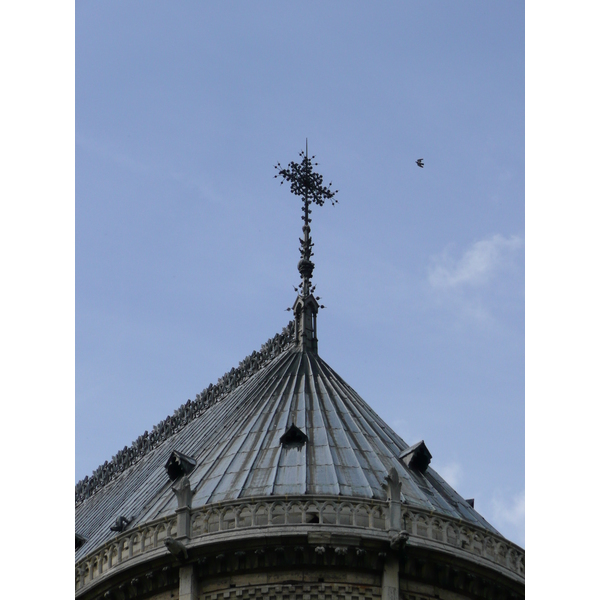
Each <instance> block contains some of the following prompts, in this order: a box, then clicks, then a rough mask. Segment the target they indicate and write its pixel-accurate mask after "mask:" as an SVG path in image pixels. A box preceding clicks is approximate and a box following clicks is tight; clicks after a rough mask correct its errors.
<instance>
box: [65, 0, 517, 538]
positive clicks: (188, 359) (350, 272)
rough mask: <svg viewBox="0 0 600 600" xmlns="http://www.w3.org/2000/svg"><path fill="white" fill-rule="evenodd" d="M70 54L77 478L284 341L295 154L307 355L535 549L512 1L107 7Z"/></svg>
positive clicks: (294, 234)
mask: <svg viewBox="0 0 600 600" xmlns="http://www.w3.org/2000/svg"><path fill="white" fill-rule="evenodd" d="M75 35H76V50H75V58H76V62H75V76H76V79H75V81H76V136H75V137H76V147H75V156H76V206H75V232H76V241H75V256H76V267H75V269H76V271H75V274H76V280H75V281H76V312H75V325H76V350H75V351H76V363H75V369H76V473H75V476H76V480H79V479H81V478H82V477H84V476H85V475H89V474H91V472H92V471H93V470H94V469H95V468H96V467H97V466H98V465H99V464H101V463H103V462H104V461H105V460H110V458H111V457H112V456H113V455H114V454H115V453H116V452H117V451H118V450H119V449H121V448H123V446H125V445H129V444H130V442H131V441H132V440H134V439H135V438H136V437H137V436H138V435H140V434H141V433H143V431H144V430H146V429H148V430H150V429H151V428H152V426H153V425H154V424H156V423H157V422H158V421H160V420H161V419H163V418H165V417H166V416H167V415H169V414H171V413H172V412H173V411H174V410H175V409H176V408H177V407H178V406H179V405H180V404H182V403H184V402H185V401H186V400H187V399H188V398H194V396H195V394H196V393H199V392H201V391H202V389H204V388H205V387H206V386H207V385H208V384H209V383H211V382H212V383H215V382H216V381H217V379H218V378H219V377H220V376H221V375H222V374H223V373H224V372H225V371H228V370H229V369H230V368H231V367H232V366H237V364H238V362H239V361H240V360H242V359H243V358H244V357H245V356H246V355H247V354H249V353H251V352H252V351H253V350H255V349H258V348H259V347H260V345H261V344H262V343H263V342H264V341H265V340H266V339H268V338H270V337H272V335H274V334H275V333H276V332H279V331H280V330H281V328H282V327H283V326H284V325H285V324H286V323H287V322H288V320H289V313H287V312H285V309H286V308H287V307H288V306H291V304H292V303H293V301H294V297H295V293H294V290H293V287H292V286H293V285H297V282H298V275H297V271H296V264H297V261H298V258H299V252H298V238H299V236H300V235H301V219H300V217H301V204H300V202H299V201H298V199H297V198H296V197H294V196H292V195H291V194H290V193H289V192H288V191H287V188H286V187H285V186H283V187H282V186H280V185H279V183H278V181H277V180H275V179H273V175H274V174H275V170H274V169H273V165H274V164H275V163H277V162H278V161H279V162H281V163H282V164H287V162H289V161H290V160H295V159H297V157H298V152H299V151H300V150H302V149H303V148H304V145H305V140H306V138H308V143H309V151H310V153H311V154H315V155H316V160H317V162H319V170H320V171H321V172H322V173H323V175H324V177H325V179H326V181H332V182H333V187H334V188H335V189H339V193H338V198H339V204H337V205H336V206H335V207H332V206H331V205H325V206H324V207H315V209H314V212H313V224H312V233H313V241H314V243H315V247H314V252H315V255H314V262H315V264H316V268H315V272H314V277H313V280H314V282H315V283H316V285H317V291H318V293H319V295H320V297H321V298H322V301H323V303H324V304H325V305H326V307H327V308H326V309H324V310H322V311H321V312H320V313H319V353H320V355H321V356H322V357H323V358H324V359H325V361H326V362H327V363H328V364H330V365H331V366H332V367H333V368H334V369H335V370H336V371H337V372H338V373H339V374H340V375H341V376H342V377H343V378H344V379H345V380H346V381H347V382H348V383H349V384H350V385H351V386H352V387H353V388H354V389H356V391H357V392H358V393H359V394H360V395H361V396H362V397H363V398H364V399H365V400H366V401H367V402H369V404H370V405H371V406H372V407H373V408H374V409H375V410H376V411H377V412H378V413H379V414H380V415H381V416H382V417H383V418H384V419H385V420H386V421H387V422H388V423H389V424H390V425H392V426H393V427H394V428H395V429H396V431H397V432H398V433H399V434H400V435H401V436H402V437H403V438H404V439H405V440H406V441H407V442H408V443H413V442H416V441H419V440H420V439H424V440H425V442H426V444H427V446H428V448H429V449H430V450H431V452H432V454H433V460H432V463H431V466H432V467H433V468H434V469H436V470H437V471H438V472H440V473H441V474H442V475H443V476H445V477H446V478H447V480H448V481H449V483H451V484H452V485H453V486H454V487H455V488H456V489H457V491H458V492H459V493H460V494H461V495H463V497H466V498H472V497H474V498H475V508H476V509H477V510H479V512H481V514H483V515H484V516H485V517H486V518H487V519H488V520H490V522H491V523H492V524H493V525H495V526H496V527H497V528H498V529H499V530H500V531H501V532H503V533H504V534H505V535H506V536H507V537H509V538H510V539H512V540H513V541H515V542H516V543H519V544H521V545H524V249H525V223H524V220H525V210H524V191H525V182H524V172H525V170H524V169H525V129H524V127H525V121H524V111H525V104H524V102H525V97H524V81H525V80H524V65H525V62H524V48H525V47H524V3H523V2H495V3H481V2H475V1H472V2H466V1H461V2H454V3H434V2H419V3H408V2H403V3H380V4H378V5H377V7H376V8H375V7H374V5H373V4H365V3H362V2H344V3H341V2H329V3H322V2H304V3H302V4H297V5H294V6H292V4H291V3H280V2H252V3H229V2H221V3H211V4H209V3H197V2H178V3H166V2H152V1H146V2H132V1H129V2H111V1H106V0H103V1H102V2H96V1H91V2H78V3H77V4H76V29H75ZM421 157H423V158H424V161H425V168H424V169H419V168H418V167H417V165H416V164H415V160H416V159H417V158H421Z"/></svg>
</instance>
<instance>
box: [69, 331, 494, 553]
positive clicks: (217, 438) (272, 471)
mask: <svg viewBox="0 0 600 600" xmlns="http://www.w3.org/2000/svg"><path fill="white" fill-rule="evenodd" d="M291 325H292V324H290V326H288V328H286V329H285V330H284V332H283V333H282V334H280V335H279V336H276V337H275V338H274V339H275V340H277V342H276V343H274V342H273V339H272V340H269V342H268V343H267V344H266V345H265V346H263V349H262V350H261V352H259V353H257V352H255V353H253V354H252V355H250V357H248V358H247V359H246V360H245V361H242V363H240V367H238V369H232V370H231V371H230V372H229V373H228V374H226V375H227V376H228V377H224V378H221V380H220V381H219V384H218V385H217V386H210V388H209V389H211V390H213V391H216V393H213V394H212V397H209V396H210V394H209V392H207V390H205V391H204V392H203V394H202V395H199V396H198V397H197V399H196V401H195V402H194V403H189V402H188V405H184V406H183V407H181V409H179V410H178V411H177V412H176V414H175V415H174V416H173V417H172V418H169V419H167V420H166V421H163V422H162V423H161V425H160V427H158V428H155V430H154V431H153V432H152V434H150V435H148V436H145V437H144V436H142V437H141V438H139V439H138V440H137V442H136V443H134V444H133V445H132V448H131V449H125V450H124V451H122V452H121V453H120V455H122V456H117V457H115V458H114V459H113V461H112V462H111V463H107V464H105V465H104V466H103V467H101V468H100V469H99V470H98V471H97V472H96V473H95V475H94V477H93V478H92V480H87V482H86V481H85V480H84V482H80V484H78V488H77V493H78V498H76V499H78V500H79V502H78V505H77V509H76V531H77V534H78V535H79V536H81V537H82V538H83V539H85V540H86V542H85V544H84V545H83V546H82V547H81V549H80V550H78V551H77V554H76V557H77V556H78V555H81V556H83V555H85V554H87V553H88V552H90V551H91V550H93V548H95V547H98V546H99V545H100V544H103V543H104V542H106V541H108V540H109V539H110V538H111V536H115V535H116V534H115V532H114V530H111V526H113V525H114V524H115V521H116V519H117V518H118V517H120V516H123V517H125V518H126V519H128V520H130V521H132V523H134V524H135V526H139V525H142V524H143V523H145V522H150V521H153V520H155V519H158V518H161V517H164V516H167V515H173V514H175V510H176V508H177V500H176V497H175V496H174V494H173V492H172V490H171V487H172V485H173V481H172V478H175V477H177V476H178V475H180V474H181V473H182V472H185V473H186V475H187V477H188V479H189V481H190V484H191V490H192V493H193V497H192V502H191V507H192V509H194V508H197V507H200V506H202V505H207V504H213V503H220V502H224V501H228V500H237V499H241V498H259V497H265V496H296V495H318V496H323V495H331V496H339V497H353V498H365V499H380V500H385V499H386V491H385V488H384V484H385V478H386V476H387V474H388V472H389V471H390V469H391V468H392V467H395V469H396V470H397V472H398V474H399V476H400V481H401V482H402V501H403V502H404V503H405V505H406V506H407V507H410V506H414V507H415V508H421V509H425V510H427V511H428V512H433V513H439V514H440V515H444V516H449V517H454V518H456V519H460V520H462V521H466V522H468V523H470V524H472V525H476V526H479V527H482V528H484V529H486V530H488V531H490V532H492V533H494V534H496V535H499V534H498V532H497V531H496V530H495V529H494V528H493V527H492V526H491V525H489V524H488V523H487V522H486V521H485V520H484V519H483V517H481V515H479V514H478V513H477V512H476V511H475V510H474V509H473V508H472V507H471V506H470V505H469V504H468V503H467V501H465V500H464V499H463V498H461V497H460V496H459V495H458V494H457V493H456V492H455V491H454V490H453V489H452V488H451V487H450V486H449V485H448V484H447V483H446V482H445V481H444V480H443V479H442V478H441V477H440V476H439V475H438V474H437V473H436V472H435V471H434V470H433V469H432V468H430V467H429V466H428V464H429V460H430V459H431V454H430V453H429V451H428V450H427V448H426V446H425V444H424V443H423V442H420V443H419V444H415V445H414V446H412V447H410V448H409V446H408V444H406V443H405V442H404V440H402V439H401V438H400V437H399V436H398V435H397V434H396V433H395V432H394V431H393V430H392V429H391V428H390V427H389V426H388V425H386V423H385V422H384V421H383V420H382V419H381V418H380V417H379V416H378V415H377V414H376V413H375V412H374V411H373V410H372V409H371V408H370V407H369V405H368V404H367V403H366V402H365V401H364V400H363V399H362V398H361V397H360V396H359V395H358V394H357V393H356V392H355V391H354V390H353V389H352V388H351V387H350V386H349V385H348V384H347V383H346V382H345V381H344V380H343V379H342V378H341V377H340V376H339V375H338V374H337V373H336V372H335V371H334V370H333V369H332V368H331V367H330V366H329V365H328V364H327V363H326V362H325V361H324V360H323V359H322V358H321V357H320V356H319V355H318V353H317V352H316V351H313V350H310V349H308V348H307V347H305V346H304V345H303V344H302V343H300V342H297V341H294V339H293V336H292V335H291V332H292V327H291ZM249 359H250V360H249ZM186 407H187V411H186ZM144 440H145V443H146V445H145V446H144ZM127 460H128V461H129V462H130V465H129V466H126V465H124V466H125V468H123V469H122V470H120V469H119V464H121V465H122V466H123V463H124V462H125V461H127ZM177 465H179V467H180V468H181V469H182V470H183V471H182V472H181V473H179V474H178V473H174V474H173V472H172V471H170V470H169V469H170V468H171V469H173V468H175V467H177ZM170 474H171V476H172V477H170ZM103 477H104V479H103ZM93 480H95V481H93ZM86 484H87V487H86ZM132 526H133V525H132Z"/></svg>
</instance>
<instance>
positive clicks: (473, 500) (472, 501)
mask: <svg viewBox="0 0 600 600" xmlns="http://www.w3.org/2000/svg"><path fill="white" fill-rule="evenodd" d="M465 502H466V503H467V504H468V505H469V506H470V507H471V508H475V498H468V499H467V500H465Z"/></svg>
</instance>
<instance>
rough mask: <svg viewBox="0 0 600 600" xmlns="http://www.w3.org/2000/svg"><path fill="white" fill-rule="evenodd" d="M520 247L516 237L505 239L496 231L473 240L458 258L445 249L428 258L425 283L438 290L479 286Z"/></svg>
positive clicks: (508, 261) (518, 238)
mask: <svg viewBox="0 0 600 600" xmlns="http://www.w3.org/2000/svg"><path fill="white" fill-rule="evenodd" d="M522 246H523V240H522V239H521V238H520V237H518V236H516V235H513V236H511V237H510V238H505V237H504V236H502V235H500V234H498V233H497V234H495V235H492V236H491V237H489V238H486V239H483V240H479V241H477V242H475V243H474V244H473V245H472V246H471V247H470V248H469V249H468V250H466V252H464V254H463V255H462V256H461V257H460V258H459V259H455V258H453V257H452V256H450V255H449V253H448V251H445V252H443V253H442V254H441V255H439V256H435V257H433V258H432V265H431V267H430V269H429V277H428V280H429V283H430V285H431V286H432V287H433V288H436V289H441V290H449V289H457V288H462V287H465V286H470V287H477V286H481V285H483V284H485V283H487V282H488V281H489V280H490V279H491V278H492V277H493V275H494V274H495V273H497V272H498V271H499V270H501V269H502V268H503V267H504V266H506V265H507V264H509V263H510V262H511V261H512V260H513V257H514V256H515V254H516V252H517V251H518V250H519V249H520V248H521V247H522Z"/></svg>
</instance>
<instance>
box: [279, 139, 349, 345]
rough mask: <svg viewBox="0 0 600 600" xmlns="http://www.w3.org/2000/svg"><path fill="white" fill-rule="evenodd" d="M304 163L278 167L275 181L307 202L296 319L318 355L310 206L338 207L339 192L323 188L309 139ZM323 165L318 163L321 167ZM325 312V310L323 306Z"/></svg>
mask: <svg viewBox="0 0 600 600" xmlns="http://www.w3.org/2000/svg"><path fill="white" fill-rule="evenodd" d="M300 156H301V157H302V161H301V162H300V163H296V162H294V161H292V162H290V163H289V164H288V166H287V168H283V167H282V166H281V164H280V163H277V164H276V165H275V168H276V169H277V175H275V178H277V177H281V178H282V181H281V184H282V185H283V182H284V181H289V183H290V191H291V192H292V194H295V195H296V196H301V197H302V199H303V201H304V202H303V206H302V220H303V221H304V225H303V226H302V233H303V234H304V235H303V237H302V238H300V262H299V263H298V271H299V272H300V276H301V277H302V282H301V284H300V285H301V289H300V291H299V293H298V297H297V298H296V302H295V303H294V307H293V310H294V315H295V317H296V340H297V341H298V342H299V343H301V344H302V346H303V347H304V348H308V349H310V350H313V351H314V352H316V351H317V312H318V310H319V304H318V303H317V300H316V299H315V298H314V296H313V294H312V293H313V292H314V290H315V286H313V285H312V281H311V279H312V273H313V270H314V268H315V265H314V263H313V262H312V260H311V256H312V254H313V252H312V247H313V243H312V238H311V237H310V222H311V219H310V216H309V215H310V214H311V213H312V211H311V210H310V204H311V203H314V204H318V205H319V206H323V204H325V200H330V201H331V204H336V203H337V199H336V198H335V195H336V194H337V192H338V190H335V191H333V190H332V189H331V183H329V185H323V176H322V175H320V174H319V173H317V172H316V171H314V170H313V162H312V160H313V159H314V158H315V157H314V156H309V154H308V139H307V140H306V151H305V152H300ZM318 164H319V163H316V162H315V163H314V165H315V166H317V165H318ZM321 308H323V307H322V306H321Z"/></svg>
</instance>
